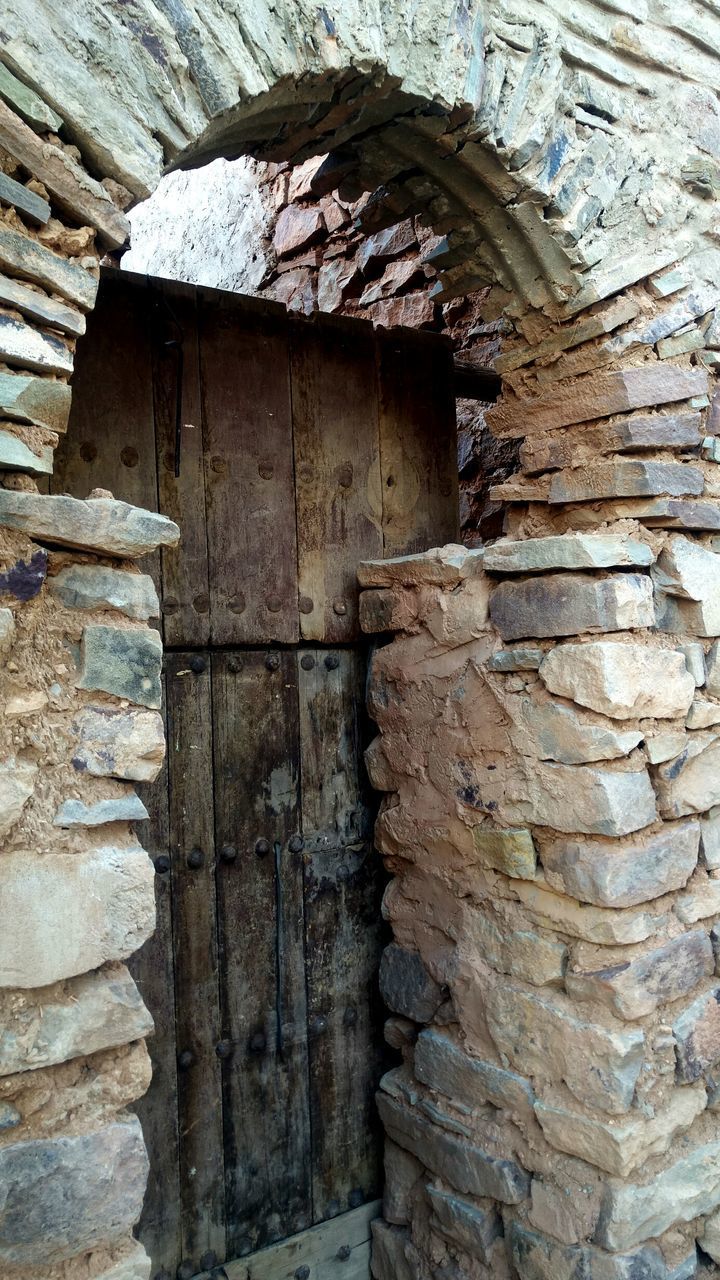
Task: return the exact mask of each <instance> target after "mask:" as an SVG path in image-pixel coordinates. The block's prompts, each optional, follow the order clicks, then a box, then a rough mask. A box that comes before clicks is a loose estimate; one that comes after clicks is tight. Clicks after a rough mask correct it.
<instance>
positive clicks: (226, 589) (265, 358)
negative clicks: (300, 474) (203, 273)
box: [198, 289, 298, 644]
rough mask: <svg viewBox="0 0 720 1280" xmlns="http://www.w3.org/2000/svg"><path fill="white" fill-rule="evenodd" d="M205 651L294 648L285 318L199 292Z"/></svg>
mask: <svg viewBox="0 0 720 1280" xmlns="http://www.w3.org/2000/svg"><path fill="white" fill-rule="evenodd" d="M198 314H199V324H200V365H201V380H202V397H203V416H204V424H205V427H204V429H205V447H206V477H207V481H206V502H207V526H208V554H209V563H210V621H211V635H212V642H213V644H263V643H265V642H267V641H281V642H284V643H292V642H294V641H296V640H297V638H298V605H297V546H296V532H295V494H294V487H293V459H292V424H291V409H290V371H289V355H288V335H287V318H286V313H285V311H284V309H283V308H282V307H278V306H275V305H274V304H272V303H266V302H261V301H260V300H258V299H252V298H238V297H237V296H235V295H233V294H222V293H219V292H217V291H214V290H205V289H199V290H198Z"/></svg>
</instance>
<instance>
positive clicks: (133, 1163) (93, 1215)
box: [0, 1116, 149, 1267]
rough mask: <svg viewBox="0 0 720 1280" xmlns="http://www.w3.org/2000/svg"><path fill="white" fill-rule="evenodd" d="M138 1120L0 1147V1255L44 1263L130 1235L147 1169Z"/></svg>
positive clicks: (7, 1261)
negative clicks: (71, 1134)
mask: <svg viewBox="0 0 720 1280" xmlns="http://www.w3.org/2000/svg"><path fill="white" fill-rule="evenodd" d="M148 1168H149V1165H148V1158H147V1155H146V1152H145V1144H144V1142H143V1137H142V1130H141V1128H140V1121H139V1120H138V1119H137V1117H136V1116H128V1117H127V1118H124V1119H123V1120H121V1121H118V1122H116V1123H114V1124H110V1125H106V1126H105V1127H104V1128H102V1129H98V1130H96V1131H95V1132H92V1133H86V1134H82V1135H80V1136H78V1137H70V1138H65V1137H60V1138H55V1139H52V1140H38V1141H35V1142H18V1143H13V1144H10V1145H8V1146H3V1147H0V1185H2V1187H3V1189H4V1193H3V1197H2V1204H1V1206H0V1260H2V1261H3V1262H4V1263H5V1264H6V1265H9V1264H23V1265H26V1266H33V1265H34V1266H37V1267H47V1266H48V1265H50V1264H52V1263H55V1262H62V1261H64V1260H66V1259H69V1258H73V1257H75V1256H76V1255H77V1254H79V1253H82V1252H84V1251H86V1250H90V1249H92V1248H94V1247H96V1246H98V1245H106V1244H107V1245H112V1244H114V1243H115V1242H116V1241H118V1240H121V1239H122V1238H123V1236H125V1235H126V1234H128V1233H129V1232H130V1230H131V1228H132V1226H133V1224H134V1223H135V1222H136V1221H137V1219H138V1218H139V1216H140V1211H141V1209H142V1203H143V1196H144V1193H145V1182H146V1179H147V1174H148Z"/></svg>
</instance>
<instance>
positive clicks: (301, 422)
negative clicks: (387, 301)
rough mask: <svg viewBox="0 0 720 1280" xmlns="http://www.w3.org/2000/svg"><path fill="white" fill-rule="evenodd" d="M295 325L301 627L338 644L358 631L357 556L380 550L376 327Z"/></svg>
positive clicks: (324, 319)
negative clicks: (374, 334) (374, 332)
mask: <svg viewBox="0 0 720 1280" xmlns="http://www.w3.org/2000/svg"><path fill="white" fill-rule="evenodd" d="M290 323H291V347H292V358H291V368H292V397H293V438H294V447H295V477H296V492H297V519H298V578H299V591H300V629H301V634H302V636H303V638H304V639H307V640H322V641H325V642H327V643H337V642H341V641H348V640H354V639H355V638H356V637H357V636H358V635H359V625H358V604H357V595H358V593H357V581H356V576H355V575H356V570H357V564H358V561H359V560H364V559H372V558H374V557H378V556H382V553H383V542H382V529H381V516H382V497H381V493H380V458H379V441H378V426H377V372H376V367H375V345H374V338H373V330H372V326H371V325H370V324H365V323H364V322H361V321H358V320H348V319H345V318H342V317H335V316H318V317H316V318H315V319H314V320H313V321H306V320H300V319H292V320H291V322H290Z"/></svg>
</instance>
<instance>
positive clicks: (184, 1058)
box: [177, 1049, 195, 1274]
mask: <svg viewBox="0 0 720 1280" xmlns="http://www.w3.org/2000/svg"><path fill="white" fill-rule="evenodd" d="M177 1064H178V1066H179V1068H180V1070H181V1071H187V1070H188V1068H189V1067H192V1066H194V1064H195V1054H194V1053H193V1051H192V1049H183V1051H182V1053H179V1054H178V1060H177ZM193 1274H194V1273H193Z"/></svg>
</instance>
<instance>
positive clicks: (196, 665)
mask: <svg viewBox="0 0 720 1280" xmlns="http://www.w3.org/2000/svg"><path fill="white" fill-rule="evenodd" d="M206 667H207V662H206V661H205V659H204V658H203V657H202V656H201V655H200V654H199V653H194V654H193V656H192V658H191V659H190V670H191V671H194V672H195V675H196V676H199V675H201V674H202V672H203V671H204V670H205V668H206Z"/></svg>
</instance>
